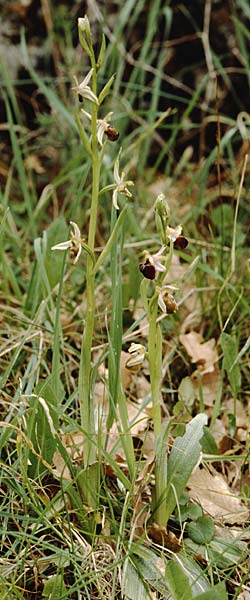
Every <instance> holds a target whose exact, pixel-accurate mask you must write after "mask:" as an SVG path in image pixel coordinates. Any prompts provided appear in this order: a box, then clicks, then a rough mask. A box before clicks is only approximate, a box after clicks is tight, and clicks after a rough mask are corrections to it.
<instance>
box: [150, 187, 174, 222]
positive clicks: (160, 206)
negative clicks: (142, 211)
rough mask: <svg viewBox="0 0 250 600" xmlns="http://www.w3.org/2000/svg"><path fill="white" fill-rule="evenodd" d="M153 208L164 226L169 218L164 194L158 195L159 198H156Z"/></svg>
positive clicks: (168, 209)
mask: <svg viewBox="0 0 250 600" xmlns="http://www.w3.org/2000/svg"><path fill="white" fill-rule="evenodd" d="M154 208H155V213H156V214H158V215H159V217H160V219H161V220H162V221H164V224H165V225H167V222H168V220H169V217H170V208H169V204H168V202H167V199H166V196H165V195H164V194H159V196H157V198H156V201H155V206H154Z"/></svg>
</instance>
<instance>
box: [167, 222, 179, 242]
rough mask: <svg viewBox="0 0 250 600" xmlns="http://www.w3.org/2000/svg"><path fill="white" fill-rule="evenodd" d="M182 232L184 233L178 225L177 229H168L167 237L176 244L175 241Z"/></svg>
mask: <svg viewBox="0 0 250 600" xmlns="http://www.w3.org/2000/svg"><path fill="white" fill-rule="evenodd" d="M181 232H182V226H181V225H177V227H176V228H175V229H174V228H173V227H167V228H166V235H167V237H168V238H169V239H170V240H172V242H175V240H176V239H177V238H178V237H179V236H180V235H181Z"/></svg>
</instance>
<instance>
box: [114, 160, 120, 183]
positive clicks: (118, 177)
mask: <svg viewBox="0 0 250 600" xmlns="http://www.w3.org/2000/svg"><path fill="white" fill-rule="evenodd" d="M114 180H115V183H116V184H117V185H119V184H120V183H121V178H120V175H119V158H117V160H116V161H115V165H114Z"/></svg>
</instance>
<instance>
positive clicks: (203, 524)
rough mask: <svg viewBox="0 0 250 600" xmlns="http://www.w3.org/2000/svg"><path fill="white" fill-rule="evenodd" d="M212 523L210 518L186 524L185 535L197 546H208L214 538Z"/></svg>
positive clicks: (200, 518) (202, 518)
mask: <svg viewBox="0 0 250 600" xmlns="http://www.w3.org/2000/svg"><path fill="white" fill-rule="evenodd" d="M214 531H215V527H214V523H213V521H212V519H211V517H203V516H202V517H199V518H198V519H197V520H196V522H195V523H194V522H192V523H188V525H187V533H188V535H189V537H190V538H191V540H193V541H194V542H196V543H197V544H209V542H211V540H212V539H213V537H214Z"/></svg>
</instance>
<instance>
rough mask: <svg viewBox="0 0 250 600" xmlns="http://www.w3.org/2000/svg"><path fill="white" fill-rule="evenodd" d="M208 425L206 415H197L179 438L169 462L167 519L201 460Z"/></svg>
mask: <svg viewBox="0 0 250 600" xmlns="http://www.w3.org/2000/svg"><path fill="white" fill-rule="evenodd" d="M206 423H207V416H206V415H205V414H199V415H196V417H194V418H193V419H192V421H190V423H188V425H187V428H186V432H185V433H184V435H183V436H182V437H177V438H176V439H175V441H174V445H173V448H172V451H171V454H170V457H169V461H168V489H167V518H169V517H170V515H171V514H172V512H173V510H174V508H175V506H176V503H177V500H178V498H180V496H181V494H182V492H183V490H184V488H185V486H186V484H187V482H188V479H189V477H190V475H191V473H192V470H193V468H194V467H195V465H196V464H197V462H198V460H199V455H200V451H201V444H200V440H201V437H202V435H203V427H204V425H206Z"/></svg>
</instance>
